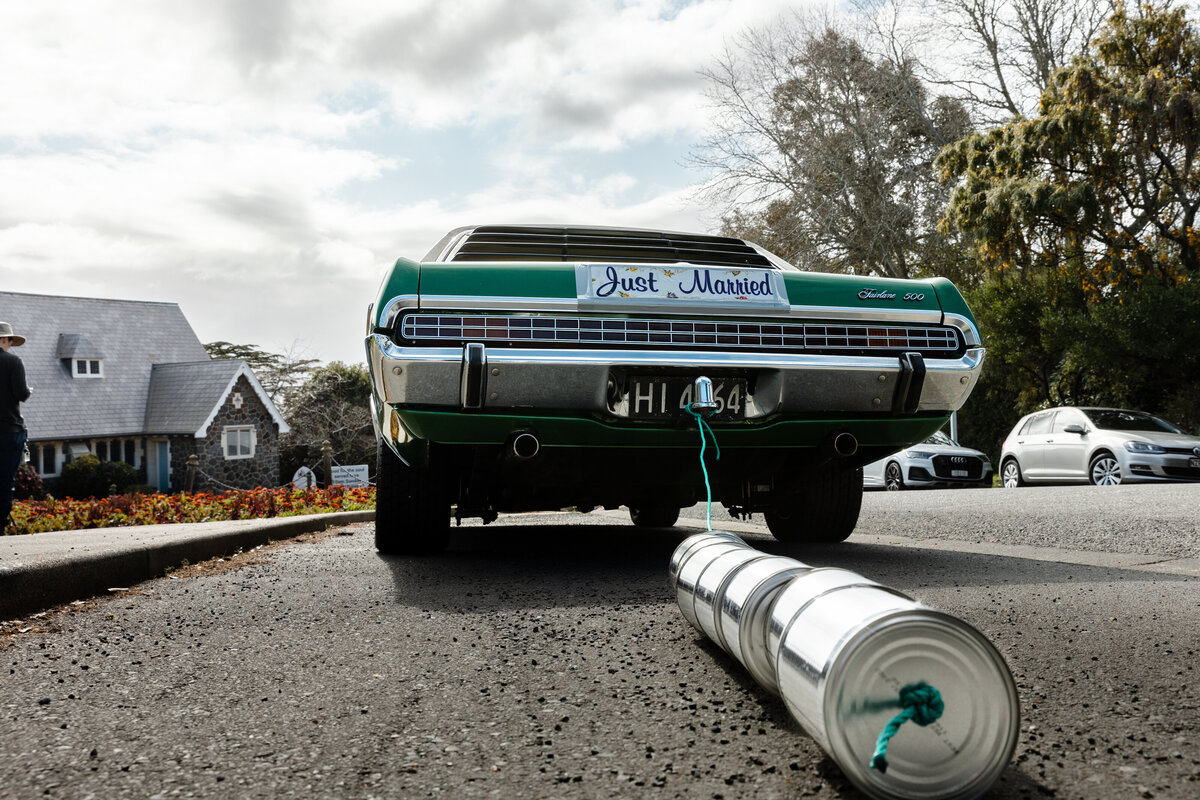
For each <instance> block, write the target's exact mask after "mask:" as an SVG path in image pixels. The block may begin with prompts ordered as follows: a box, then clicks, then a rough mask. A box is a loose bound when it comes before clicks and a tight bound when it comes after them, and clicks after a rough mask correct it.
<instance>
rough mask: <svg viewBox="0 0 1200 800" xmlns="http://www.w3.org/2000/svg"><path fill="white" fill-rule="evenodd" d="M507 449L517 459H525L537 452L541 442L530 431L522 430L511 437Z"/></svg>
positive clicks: (540, 447)
mask: <svg viewBox="0 0 1200 800" xmlns="http://www.w3.org/2000/svg"><path fill="white" fill-rule="evenodd" d="M508 449H509V452H510V453H512V454H513V456H514V457H516V458H517V459H519V460H521V461H527V460H529V459H531V458H533V457H534V456H536V455H537V454H538V451H540V450H541V449H542V443H541V442H540V441H538V438H537V437H536V436H534V435H533V434H532V433H529V432H528V431H523V432H521V433H518V434H517V435H516V436H514V437H513V438H512V442H511V443H510V444H509V446H508Z"/></svg>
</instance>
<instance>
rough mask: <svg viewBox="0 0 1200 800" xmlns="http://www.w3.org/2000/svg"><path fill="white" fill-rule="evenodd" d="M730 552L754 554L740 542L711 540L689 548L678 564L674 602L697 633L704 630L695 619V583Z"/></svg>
mask: <svg viewBox="0 0 1200 800" xmlns="http://www.w3.org/2000/svg"><path fill="white" fill-rule="evenodd" d="M731 551H741V552H744V553H751V552H754V551H753V549H752V548H749V547H747V546H746V545H745V543H742V542H741V541H740V540H739V541H738V542H732V541H729V540H728V539H719V538H713V539H710V540H708V541H705V542H701V543H700V544H699V545H697V546H696V547H693V548H691V549H690V550H689V551H688V552H687V555H685V556H684V557H683V559H682V560H681V561H680V562H679V572H677V573H676V574H675V602H676V603H677V604H678V605H679V610H680V611H681V612H682V613H683V617H684V619H686V620H687V621H688V622H690V623H691V624H692V627H694V628H695V629H696V630H698V631H701V632H703V631H704V629H703V628H701V627H700V623H699V621H697V619H696V606H695V603H694V602H693V598H694V596H695V594H696V581H698V580H699V579H700V574H701V573H703V572H704V569H705V568H706V567H707V566H708V565H709V564H711V563H712V562H713V561H714V560H715V559H716V558H717V557H718V556H720V555H721V554H723V553H728V552H731Z"/></svg>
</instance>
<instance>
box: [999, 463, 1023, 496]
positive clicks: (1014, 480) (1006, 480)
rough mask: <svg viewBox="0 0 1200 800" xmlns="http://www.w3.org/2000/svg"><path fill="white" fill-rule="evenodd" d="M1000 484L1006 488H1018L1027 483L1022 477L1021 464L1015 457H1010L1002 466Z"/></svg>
mask: <svg viewBox="0 0 1200 800" xmlns="http://www.w3.org/2000/svg"><path fill="white" fill-rule="evenodd" d="M1000 485H1001V486H1003V487H1004V488H1005V489H1016V488H1018V487H1020V486H1024V485H1025V479H1024V478H1022V477H1021V465H1020V464H1018V463H1017V460H1016V459H1015V458H1010V459H1008V460H1007V461H1005V462H1004V464H1003V465H1002V466H1001V467H1000Z"/></svg>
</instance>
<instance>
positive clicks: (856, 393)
mask: <svg viewBox="0 0 1200 800" xmlns="http://www.w3.org/2000/svg"><path fill="white" fill-rule="evenodd" d="M366 348H367V364H368V367H369V369H370V372H371V380H372V382H373V385H374V388H375V392H374V394H375V398H376V399H377V401H381V402H382V403H384V404H387V405H389V406H395V407H399V408H405V407H419V408H432V409H441V410H452V409H464V410H477V409H486V410H488V411H491V412H493V413H496V412H501V413H502V412H505V411H508V410H511V411H517V412H520V411H524V412H528V411H529V410H531V409H532V410H537V411H555V410H558V411H579V412H593V413H599V414H607V415H610V416H613V417H617V418H619V417H620V416H621V414H620V413H619V411H617V410H616V409H619V408H620V405H621V404H620V403H615V404H614V403H613V392H614V387H613V386H612V385H611V384H612V377H613V376H614V375H619V374H643V375H647V374H648V375H653V374H655V373H656V370H662V371H670V372H678V371H679V370H680V369H681V368H682V369H686V370H695V371H696V372H697V374H699V373H702V372H706V371H710V372H711V371H715V372H718V373H720V372H721V371H722V370H724V371H728V372H730V373H735V372H736V373H752V374H754V375H755V381H754V390H753V396H752V401H753V402H752V403H749V404H748V405H747V418H748V419H753V418H760V417H766V416H770V415H773V414H815V413H865V414H872V413H876V414H877V413H881V412H882V413H892V414H897V415H904V414H913V413H918V412H930V411H941V412H947V413H949V412H950V411H956V410H958V409H959V408H960V407H962V405H963V403H965V402H966V400H967V398H968V397H969V396H970V394H971V390H972V389H973V388H974V387H975V382H976V381H977V380H978V378H979V370H980V367H981V365H982V364H983V359H984V352H985V351H984V349H983V348H981V347H973V348H969V349H968V350H967V351H966V353H965V354H964V355H963V356H962V357H961V358H949V359H940V358H938V359H934V358H926V359H922V358H921V357H920V356H919V355H917V354H915V353H914V354H905V355H906V356H908V357H907V358H905V357H902V358H887V357H876V356H871V357H866V356H823V355H794V354H773V353H757V352H756V353H743V352H704V351H671V352H663V351H660V350H633V349H597V350H586V349H579V350H567V349H537V348H509V347H493V348H487V347H486V346H485V345H484V344H481V343H472V344H468V345H466V346H465V347H401V346H399V345H397V344H396V343H395V342H393V341H392V340H391V339H389V338H388V337H387V336H384V335H382V334H372V335H370V336H368V337H367V340H366ZM375 412H376V418H377V421H378V419H379V418H380V417H381V415H382V412H383V408H381V407H380V408H376V409H375Z"/></svg>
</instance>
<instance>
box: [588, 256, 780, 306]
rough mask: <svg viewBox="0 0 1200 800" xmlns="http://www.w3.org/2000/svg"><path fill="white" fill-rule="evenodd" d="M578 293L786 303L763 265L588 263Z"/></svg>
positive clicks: (610, 297)
mask: <svg viewBox="0 0 1200 800" xmlns="http://www.w3.org/2000/svg"><path fill="white" fill-rule="evenodd" d="M585 269H586V270H587V271H586V273H584V274H583V275H581V277H584V279H585V280H586V282H587V286H586V289H584V290H583V291H582V293H581V297H588V298H591V299H593V300H617V301H620V300H654V301H668V302H674V301H685V302H686V301H689V300H690V301H693V302H695V301H701V302H709V303H711V302H714V301H717V302H728V301H740V302H744V303H754V304H764V305H786V302H787V301H786V300H785V299H784V295H783V293H782V292H780V291H779V286H780V285H781V284H782V282H779V283H777V282H776V277H777V276H776V275H775V274H774V273H773V272H771V271H770V270H764V269H713V268H709V267H693V266H689V265H676V266H672V267H647V266H636V267H635V266H626V265H623V264H589V265H587V267H586V268H585Z"/></svg>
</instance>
